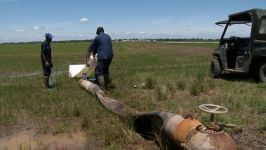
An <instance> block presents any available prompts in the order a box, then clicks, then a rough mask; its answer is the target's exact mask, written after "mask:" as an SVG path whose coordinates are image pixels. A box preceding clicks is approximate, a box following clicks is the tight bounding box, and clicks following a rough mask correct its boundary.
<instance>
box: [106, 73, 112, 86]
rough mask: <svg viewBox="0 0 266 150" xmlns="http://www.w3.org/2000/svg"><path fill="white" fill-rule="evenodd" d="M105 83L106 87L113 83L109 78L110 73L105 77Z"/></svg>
mask: <svg viewBox="0 0 266 150" xmlns="http://www.w3.org/2000/svg"><path fill="white" fill-rule="evenodd" d="M104 82H105V84H106V85H107V84H109V83H111V81H110V78H109V73H107V74H105V75H104Z"/></svg>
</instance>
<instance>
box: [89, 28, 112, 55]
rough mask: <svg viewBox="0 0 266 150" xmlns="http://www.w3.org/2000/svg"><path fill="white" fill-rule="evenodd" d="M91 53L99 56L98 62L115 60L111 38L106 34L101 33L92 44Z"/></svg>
mask: <svg viewBox="0 0 266 150" xmlns="http://www.w3.org/2000/svg"><path fill="white" fill-rule="evenodd" d="M89 49H90V51H93V53H94V54H96V53H97V54H98V55H97V59H98V60H110V59H112V58H113V48H112V40H111V37H110V36H109V35H107V34H105V33H104V32H101V33H99V34H98V35H97V36H96V37H95V39H94V41H93V42H92V44H91V45H90V48H89Z"/></svg>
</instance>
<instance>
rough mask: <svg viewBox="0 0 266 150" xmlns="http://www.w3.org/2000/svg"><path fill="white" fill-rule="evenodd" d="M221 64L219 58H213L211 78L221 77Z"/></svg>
mask: <svg viewBox="0 0 266 150" xmlns="http://www.w3.org/2000/svg"><path fill="white" fill-rule="evenodd" d="M221 73H222V71H221V65H220V62H219V60H217V59H212V62H211V66H210V76H211V78H219V77H221Z"/></svg>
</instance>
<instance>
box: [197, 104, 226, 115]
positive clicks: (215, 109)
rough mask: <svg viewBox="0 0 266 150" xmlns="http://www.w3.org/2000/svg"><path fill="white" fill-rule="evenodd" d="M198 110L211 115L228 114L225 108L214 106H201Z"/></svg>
mask: <svg viewBox="0 0 266 150" xmlns="http://www.w3.org/2000/svg"><path fill="white" fill-rule="evenodd" d="M199 109H200V110H202V111H205V112H208V113H212V114H224V113H227V112H228V109H227V108H226V107H223V106H220V105H215V104H201V105H199Z"/></svg>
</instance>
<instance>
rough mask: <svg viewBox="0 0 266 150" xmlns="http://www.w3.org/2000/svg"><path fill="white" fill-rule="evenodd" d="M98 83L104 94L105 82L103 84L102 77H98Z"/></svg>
mask: <svg viewBox="0 0 266 150" xmlns="http://www.w3.org/2000/svg"><path fill="white" fill-rule="evenodd" d="M98 83H99V86H100V88H101V89H102V90H103V91H104V92H106V88H105V82H104V76H99V77H98Z"/></svg>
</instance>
